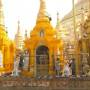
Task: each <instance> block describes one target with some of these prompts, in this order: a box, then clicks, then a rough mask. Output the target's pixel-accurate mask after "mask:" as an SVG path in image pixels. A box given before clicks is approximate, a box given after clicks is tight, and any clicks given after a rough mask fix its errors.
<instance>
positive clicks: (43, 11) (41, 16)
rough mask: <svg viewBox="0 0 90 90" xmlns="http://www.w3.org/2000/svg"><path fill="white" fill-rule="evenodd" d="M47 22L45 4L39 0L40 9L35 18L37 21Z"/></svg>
mask: <svg viewBox="0 0 90 90" xmlns="http://www.w3.org/2000/svg"><path fill="white" fill-rule="evenodd" d="M42 20H44V21H49V17H48V16H47V14H46V3H45V0H40V9H39V13H38V16H37V21H42Z"/></svg>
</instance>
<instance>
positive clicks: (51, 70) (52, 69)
mask: <svg viewBox="0 0 90 90" xmlns="http://www.w3.org/2000/svg"><path fill="white" fill-rule="evenodd" d="M53 55H54V53H53V49H51V48H50V49H49V75H53V74H54V63H53Z"/></svg>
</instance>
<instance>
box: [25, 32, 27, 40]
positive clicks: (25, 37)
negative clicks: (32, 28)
mask: <svg viewBox="0 0 90 90" xmlns="http://www.w3.org/2000/svg"><path fill="white" fill-rule="evenodd" d="M26 38H27V30H25V39H26Z"/></svg>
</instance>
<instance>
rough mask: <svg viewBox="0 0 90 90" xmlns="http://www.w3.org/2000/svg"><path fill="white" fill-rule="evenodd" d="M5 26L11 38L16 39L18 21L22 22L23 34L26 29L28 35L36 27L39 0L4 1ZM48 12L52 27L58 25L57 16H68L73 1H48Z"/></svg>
mask: <svg viewBox="0 0 90 90" xmlns="http://www.w3.org/2000/svg"><path fill="white" fill-rule="evenodd" d="M3 4H4V14H5V25H6V27H7V30H8V34H9V37H10V38H14V36H15V34H16V31H17V21H18V20H20V22H21V32H22V34H24V31H25V29H27V30H28V33H30V31H31V30H32V29H33V27H34V26H35V22H36V18H37V13H38V10H39V0H4V2H3ZM46 6H47V12H48V14H49V15H50V16H51V17H52V23H51V24H52V25H53V27H55V25H56V14H57V12H59V14H60V18H62V17H63V16H64V15H65V14H67V13H68V12H69V11H70V10H71V8H72V0H46Z"/></svg>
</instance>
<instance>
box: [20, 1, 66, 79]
mask: <svg viewBox="0 0 90 90" xmlns="http://www.w3.org/2000/svg"><path fill="white" fill-rule="evenodd" d="M50 21H51V18H50V17H48V16H47V15H46V5H45V0H40V9H39V13H38V16H37V20H36V25H35V27H34V28H33V30H32V31H31V33H30V38H26V40H25V49H26V50H28V52H29V63H28V68H27V70H26V69H25V70H23V72H22V73H23V74H24V75H27V76H31V77H36V76H46V75H55V74H56V71H55V66H56V62H57V61H58V65H59V66H58V67H59V68H60V70H61V69H62V68H63V66H64V59H63V41H62V40H61V39H57V36H56V30H55V29H54V28H53V27H52V25H51V23H50Z"/></svg>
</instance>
